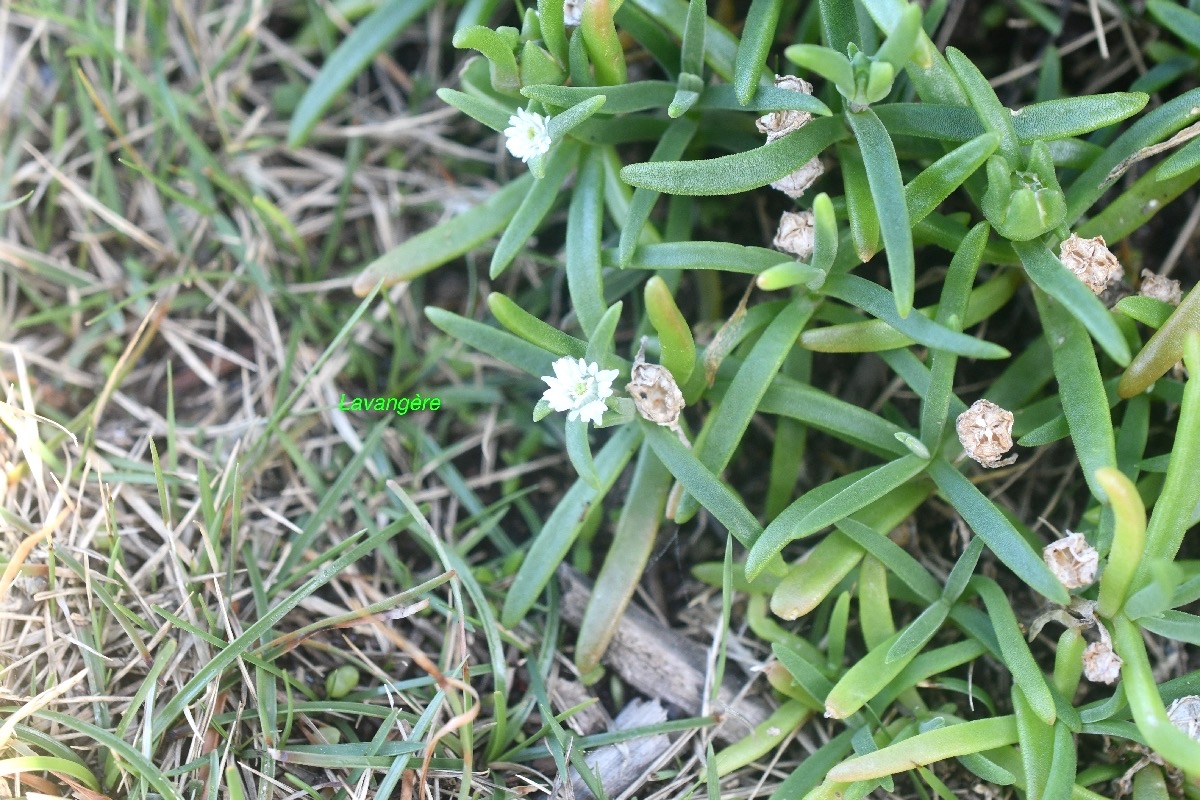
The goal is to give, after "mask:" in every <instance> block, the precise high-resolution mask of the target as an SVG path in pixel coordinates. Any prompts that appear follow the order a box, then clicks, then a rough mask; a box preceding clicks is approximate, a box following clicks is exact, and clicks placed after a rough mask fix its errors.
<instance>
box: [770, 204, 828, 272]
mask: <svg viewBox="0 0 1200 800" xmlns="http://www.w3.org/2000/svg"><path fill="white" fill-rule="evenodd" d="M815 226H816V217H815V216H813V212H811V211H800V212H795V211H785V212H783V216H782V217H780V218H779V232H778V233H776V234H775V240H774V241H773V242H771V244H772V245H773V246H774V247H775V249H777V250H782V251H784V252H785V253H792V254H794V255H795V256H796V258H798V259H800V260H801V261H807V260H808V259H809V258H811V257H812V254H813V248H814V246H815V245H816V240H817V232H816V227H815Z"/></svg>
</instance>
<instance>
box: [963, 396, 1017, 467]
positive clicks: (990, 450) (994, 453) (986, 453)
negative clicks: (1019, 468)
mask: <svg viewBox="0 0 1200 800" xmlns="http://www.w3.org/2000/svg"><path fill="white" fill-rule="evenodd" d="M954 428H955V430H956V431H957V432H958V441H959V442H961V443H962V446H963V449H964V450H965V451H966V452H967V455H968V456H970V457H971V458H973V459H975V460H976V461H978V462H979V463H980V464H982V465H983V466H985V467H988V468H989V469H994V468H996V467H1006V466H1008V465H1009V464H1011V463H1013V462H1014V461H1016V460H1017V456H1016V454H1014V455H1012V456H1011V457H1009V458H1004V454H1005V453H1007V452H1008V451H1009V450H1011V449H1012V446H1013V440H1012V428H1013V415H1012V412H1011V411H1005V410H1004V409H1003V408H1001V407H1000V406H998V405H996V404H995V403H993V402H991V401H990V400H983V399H980V400H976V401H975V403H974V404H973V405H972V406H971V407H970V408H968V409H967V410H966V411H964V412H963V413H961V414H959V415H958V419H957V420H956V421H955V426H954Z"/></svg>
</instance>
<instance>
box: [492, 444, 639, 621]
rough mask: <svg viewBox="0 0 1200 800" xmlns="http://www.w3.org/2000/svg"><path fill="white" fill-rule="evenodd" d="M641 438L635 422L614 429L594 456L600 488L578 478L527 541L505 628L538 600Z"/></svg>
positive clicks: (506, 611) (503, 616)
mask: <svg viewBox="0 0 1200 800" xmlns="http://www.w3.org/2000/svg"><path fill="white" fill-rule="evenodd" d="M641 438H642V437H641V431H640V429H639V428H638V426H637V425H624V426H622V427H620V428H619V429H617V432H616V433H615V434H614V435H613V437H612V438H611V439H609V440H608V442H607V443H606V444H605V445H604V447H602V448H600V452H599V453H598V454H597V455H596V458H595V467H596V474H597V475H598V476H599V486H600V488H599V489H597V488H593V487H592V486H590V485H589V484H588V483H587V482H585V481H583V480H582V479H581V480H577V481H575V483H574V484H572V485H571V488H570V489H568V490H567V493H566V494H565V495H563V498H562V499H561V500H559V501H558V505H557V506H555V508H554V511H553V512H552V513H551V514H550V516H549V517H547V518H546V522H545V524H543V526H542V530H541V531H540V532H539V533H538V535H537V536H535V537H534V539H533V541H532V542H531V543H530V546H529V552H528V553H527V554H526V556H525V560H524V561H523V562H522V563H521V568H520V569H519V570H518V571H517V575H516V578H514V579H513V583H512V587H511V588H510V589H509V590H508V594H507V595H506V596H505V598H504V609H503V611H501V613H500V623H501V624H502V625H504V626H505V627H506V628H513V627H516V626H517V625H518V624H519V623H520V622H521V620H522V619H524V618H525V614H526V613H528V611H529V609H530V608H532V607H533V604H534V603H535V602H537V598H538V596H539V595H540V594H541V593H542V590H543V589H545V588H546V584H547V583H549V582H550V578H551V577H552V576H553V575H554V571H555V570H556V569H558V567H559V564H561V563H562V560H563V558H564V557H565V556H566V554H567V552H568V551H569V550H570V549H571V545H572V544H573V543H574V541H575V537H576V536H578V535H579V531H580V529H581V528H582V526H583V521H584V518H585V517H586V516H587V511H588V509H590V508H591V507H592V506H593V504H595V503H599V502H600V501H601V500H603V499H604V496H605V495H606V494H607V493H608V492H609V490H611V489H612V486H613V484H614V483H616V481H617V478H619V477H620V475H621V473H622V472H623V471H624V469H625V465H626V464H627V463H629V459H630V458H631V457H632V456H633V451H634V450H636V449H637V446H638V443H639V442H640V441H641Z"/></svg>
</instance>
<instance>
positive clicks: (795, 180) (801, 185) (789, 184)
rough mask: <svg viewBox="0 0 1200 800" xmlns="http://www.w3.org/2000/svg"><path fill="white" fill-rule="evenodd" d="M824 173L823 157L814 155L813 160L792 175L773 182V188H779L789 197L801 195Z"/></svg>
mask: <svg viewBox="0 0 1200 800" xmlns="http://www.w3.org/2000/svg"><path fill="white" fill-rule="evenodd" d="M824 174H825V167H824V166H822V165H821V159H820V158H817V157H816V156H813V159H812V160H811V161H809V162H808V163H807V164H805V165H804V166H802V167H801V168H800V169H798V170H796V171H795V172H793V173H792V174H791V175H785V176H784V177H782V178H780V179H779V180H777V181H775V182H774V183H772V184H771V188H772V189H778V190H779V191H781V192H783V193H784V194H786V195H787V196H788V197H793V198H794V197H799V196H800V195H802V194H804V192H805V191H807V190H808V187H810V186H812V185H813V184H814V183H816V182H817V178H819V177H821V176H822V175H824Z"/></svg>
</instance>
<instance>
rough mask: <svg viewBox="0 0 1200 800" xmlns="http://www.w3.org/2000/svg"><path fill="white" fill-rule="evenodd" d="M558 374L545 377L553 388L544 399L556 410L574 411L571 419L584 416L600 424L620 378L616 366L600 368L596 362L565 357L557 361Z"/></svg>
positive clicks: (568, 417) (545, 394) (585, 419)
mask: <svg viewBox="0 0 1200 800" xmlns="http://www.w3.org/2000/svg"><path fill="white" fill-rule="evenodd" d="M553 367H554V377H553V378H550V377H543V378H542V380H543V381H545V382H546V385H547V386H549V387H550V388H549V389H547V390H546V391H545V393H544V394H543V395H542V399H543V400H545V401H546V402H547V403H549V404H550V407H551V408H553V409H554V410H555V411H570V412H571V413H570V414H568V415H567V419H570V420H576V419H582V420H583V421H584V422H591V423H594V424H596V425H599V424H600V417H601V416H602V415H603V414H604V409H605V408H607V406H606V405H605V403H604V398H606V397H609V396H611V395H612V393H613V390H612V382H613V379H614V378H616V377H617V370H615V369H600V365H599V364H596V363H595V362H592V363H590V364H589V363H588V362H586V361H584V360H583V359H582V358H578V359H576V358H570V357H569V356H564V357H562V358H560V359H558V360H557V361H555V362H554V364H553Z"/></svg>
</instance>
